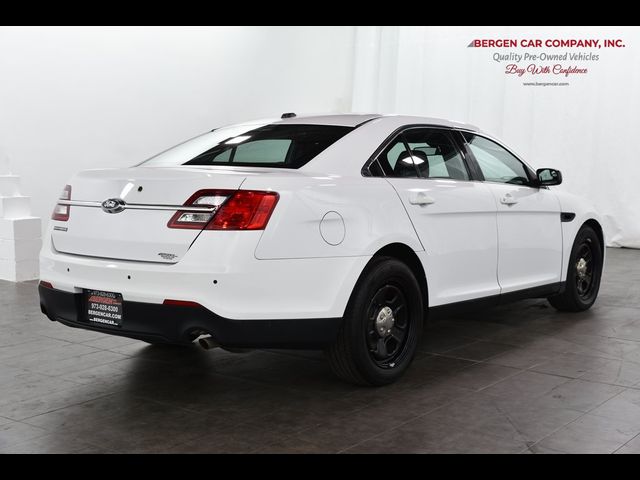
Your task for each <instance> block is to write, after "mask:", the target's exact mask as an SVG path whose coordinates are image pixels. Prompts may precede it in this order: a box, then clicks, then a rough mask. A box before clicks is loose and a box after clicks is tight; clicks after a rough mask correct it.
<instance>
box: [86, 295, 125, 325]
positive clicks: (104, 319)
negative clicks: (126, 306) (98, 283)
mask: <svg viewBox="0 0 640 480" xmlns="http://www.w3.org/2000/svg"><path fill="white" fill-rule="evenodd" d="M85 298H86V299H87V320H88V321H89V322H91V323H96V324H100V325H109V326H112V327H120V326H121V325H122V314H123V312H122V310H123V309H122V295H121V294H119V293H113V292H103V291H101V290H85Z"/></svg>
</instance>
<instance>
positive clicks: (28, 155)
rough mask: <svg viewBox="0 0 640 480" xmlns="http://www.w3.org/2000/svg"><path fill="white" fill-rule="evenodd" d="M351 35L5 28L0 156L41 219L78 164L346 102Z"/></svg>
mask: <svg viewBox="0 0 640 480" xmlns="http://www.w3.org/2000/svg"><path fill="white" fill-rule="evenodd" d="M353 39H354V29H353V27H207V28H194V27H189V28H173V27H171V28H165V27H153V28H151V27H144V28H132V27H121V28H107V27H91V28H89V27H87V28H85V27H82V28H80V27H66V28H62V27H55V28H53V27H52V28H43V27H34V28H24V27H15V28H14V27H12V28H7V27H2V28H0V156H1V152H4V153H5V154H6V155H8V156H9V157H10V160H11V170H13V173H15V174H18V175H21V176H22V184H23V193H24V194H26V195H31V196H32V197H33V213H34V215H38V216H41V217H42V218H43V219H45V222H44V223H45V224H46V219H48V218H49V216H50V213H51V209H52V207H53V204H54V202H55V199H56V198H57V196H58V193H59V192H60V190H61V188H62V187H63V186H64V184H65V182H66V180H67V179H68V178H69V176H70V175H72V174H73V173H74V172H76V171H78V170H82V169H87V168H97V167H103V166H128V165H132V164H135V163H138V162H140V161H142V160H144V159H145V158H147V157H149V156H151V155H152V154H154V153H157V152H159V151H161V150H163V149H165V148H167V147H169V146H171V145H173V144H175V143H178V142H180V141H182V140H185V139H187V138H189V137H191V136H194V135H196V134H199V133H201V132H203V131H206V130H209V129H211V128H214V127H216V126H219V125H220V124H226V123H231V122H235V121H240V120H247V119H251V118H261V117H269V116H279V115H280V114H281V113H282V112H284V111H297V112H314V111H320V112H325V111H346V110H349V108H350V107H351V91H352V90H351V88H352V79H351V72H352V61H353ZM0 173H1V172H0Z"/></svg>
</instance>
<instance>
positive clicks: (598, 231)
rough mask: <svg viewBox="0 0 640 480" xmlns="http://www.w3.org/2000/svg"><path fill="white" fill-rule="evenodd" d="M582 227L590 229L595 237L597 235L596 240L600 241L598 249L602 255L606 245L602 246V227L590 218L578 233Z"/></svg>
mask: <svg viewBox="0 0 640 480" xmlns="http://www.w3.org/2000/svg"><path fill="white" fill-rule="evenodd" d="M584 227H591V228H593V230H594V231H595V232H596V235H598V240H600V249H601V251H602V253H603V255H604V252H605V248H606V245H605V244H604V231H603V230H602V225H600V222H598V221H597V220H596V219H595V218H590V219H588V220H587V221H585V222H584V223H583V224H582V225H581V226H580V229H579V230H578V231H580V230H582V228H584Z"/></svg>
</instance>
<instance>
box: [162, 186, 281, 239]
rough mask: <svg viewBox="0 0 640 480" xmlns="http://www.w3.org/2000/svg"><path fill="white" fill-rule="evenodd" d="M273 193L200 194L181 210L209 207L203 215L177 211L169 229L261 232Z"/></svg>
mask: <svg viewBox="0 0 640 480" xmlns="http://www.w3.org/2000/svg"><path fill="white" fill-rule="evenodd" d="M278 198H279V196H278V194H277V193H276V192H262V191H255V190H201V191H199V192H196V193H195V194H194V195H192V196H191V198H189V200H187V202H186V203H185V206H194V207H205V208H206V207H209V208H212V209H213V210H212V211H211V212H207V211H196V210H194V211H184V210H183V211H179V212H177V213H176V214H175V215H174V216H173V217H172V218H171V220H170V221H169V224H168V227H169V228H197V229H200V230H202V229H204V230H264V228H265V227H266V226H267V223H268V222H269V218H270V217H271V214H272V213H273V210H274V209H275V206H276V204H277V203H278Z"/></svg>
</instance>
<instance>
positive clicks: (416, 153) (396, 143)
mask: <svg viewBox="0 0 640 480" xmlns="http://www.w3.org/2000/svg"><path fill="white" fill-rule="evenodd" d="M369 173H370V174H371V176H374V177H405V178H451V179H455V180H469V172H468V171H467V167H466V165H465V163H464V160H463V159H462V156H461V155H460V153H459V151H458V149H457V148H456V146H455V145H454V143H453V140H452V138H451V136H450V134H449V133H448V132H447V131H446V130H443V129H439V128H410V129H408V130H405V131H404V132H403V133H401V134H399V135H398V136H397V137H395V138H394V139H393V140H392V141H391V142H389V143H388V144H387V145H386V146H385V148H384V150H382V152H380V154H379V155H378V157H377V158H376V161H374V162H373V163H371V164H370V165H369Z"/></svg>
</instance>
